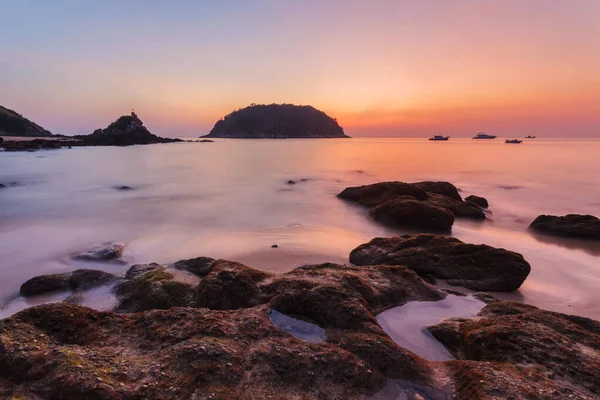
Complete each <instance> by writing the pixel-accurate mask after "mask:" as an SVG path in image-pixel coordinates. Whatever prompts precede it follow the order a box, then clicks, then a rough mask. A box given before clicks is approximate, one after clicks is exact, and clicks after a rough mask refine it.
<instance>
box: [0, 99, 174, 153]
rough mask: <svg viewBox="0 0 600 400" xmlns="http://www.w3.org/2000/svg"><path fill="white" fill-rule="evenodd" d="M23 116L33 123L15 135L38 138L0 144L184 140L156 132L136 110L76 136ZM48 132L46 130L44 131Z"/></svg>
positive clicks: (33, 146) (34, 146)
mask: <svg viewBox="0 0 600 400" xmlns="http://www.w3.org/2000/svg"><path fill="white" fill-rule="evenodd" d="M2 110H5V108H4V107H2ZM6 110H8V109H6ZM9 111H10V112H11V113H14V114H15V115H19V114H17V113H15V112H14V111H11V110H9ZM20 118H21V119H22V120H23V121H21V123H22V124H25V123H27V124H29V125H28V126H29V127H30V128H28V129H27V130H23V129H21V128H20V130H15V129H13V130H12V132H13V136H28V137H30V138H33V137H36V139H33V140H31V139H27V140H25V139H24V140H12V141H8V140H6V141H2V140H0V147H3V148H4V150H5V151H35V150H41V149H60V148H62V147H74V146H131V145H136V144H154V143H171V142H181V141H182V140H181V139H171V138H164V137H160V136H156V135H154V134H153V133H151V132H150V131H149V130H148V129H147V128H146V127H145V126H144V123H143V122H142V120H141V119H139V118H138V116H137V115H136V114H135V112H133V111H132V112H131V115H124V116H122V117H119V119H117V120H116V121H115V122H113V123H111V124H110V125H108V126H107V127H106V128H104V129H96V130H95V131H94V132H93V133H91V134H89V135H76V136H63V135H52V134H51V133H50V132H48V131H45V130H43V129H42V128H40V127H39V126H38V125H36V124H34V123H33V122H31V121H29V120H27V119H25V118H23V117H20ZM25 121H26V122H25ZM13 125H14V123H13ZM13 125H11V126H13ZM14 126H16V125H14ZM34 127H38V128H39V129H41V130H42V131H38V132H39V134H34V133H33V132H34V131H33V129H35V128H34ZM14 132H29V134H28V135H24V134H22V133H19V134H16V133H14ZM44 132H45V133H46V134H44ZM6 136H9V135H6ZM0 139H1V138H0Z"/></svg>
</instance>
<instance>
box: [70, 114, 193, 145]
mask: <svg viewBox="0 0 600 400" xmlns="http://www.w3.org/2000/svg"><path fill="white" fill-rule="evenodd" d="M75 138H76V139H79V140H81V141H82V142H83V143H84V144H85V145H86V146H130V145H134V144H152V143H169V142H179V141H181V140H180V139H170V138H163V137H160V136H156V135H154V134H152V133H150V131H149V130H148V129H147V128H146V127H145V126H144V123H143V122H142V120H141V119H139V118H138V116H137V115H136V114H135V113H134V112H132V113H131V115H124V116H122V117H120V118H119V119H117V120H116V121H115V122H113V123H112V124H110V125H108V126H107V127H106V128H104V129H96V130H95V131H94V133H92V134H90V135H79V136H75Z"/></svg>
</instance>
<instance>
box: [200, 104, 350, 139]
mask: <svg viewBox="0 0 600 400" xmlns="http://www.w3.org/2000/svg"><path fill="white" fill-rule="evenodd" d="M201 137H209V138H213V137H214V138H235V139H287V138H347V137H348V136H347V135H346V134H345V133H344V129H343V128H342V127H341V126H340V125H339V124H338V122H337V121H336V120H335V118H332V117H330V116H329V115H327V114H325V113H324V112H323V111H320V110H317V109H316V108H314V107H312V106H298V105H294V104H250V105H249V106H248V107H246V108H242V109H239V110H236V111H233V112H232V113H230V114H228V115H226V116H225V117H223V118H222V119H220V120H219V121H217V122H216V123H215V126H214V127H213V128H212V130H211V131H210V133H209V134H208V135H205V136H201Z"/></svg>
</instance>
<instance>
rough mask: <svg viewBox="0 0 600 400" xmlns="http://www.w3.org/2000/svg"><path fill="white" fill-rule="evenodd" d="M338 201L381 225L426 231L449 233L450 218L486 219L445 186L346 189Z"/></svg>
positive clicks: (418, 184)
mask: <svg viewBox="0 0 600 400" xmlns="http://www.w3.org/2000/svg"><path fill="white" fill-rule="evenodd" d="M338 197H340V198H342V199H346V200H350V201H354V202H357V203H358V204H360V205H363V206H365V207H369V208H370V215H371V216H372V217H373V218H374V219H376V220H378V221H380V222H382V223H384V224H388V225H392V226H407V227H411V228H419V229H424V230H427V231H449V230H450V229H451V227H452V224H453V223H454V217H462V218H470V219H478V220H483V219H485V218H486V215H485V213H484V212H483V211H482V210H481V208H480V207H478V206H476V205H474V204H472V203H469V202H465V201H463V200H462V198H461V197H460V194H459V193H458V189H457V188H456V186H454V185H452V184H451V183H448V182H429V181H428V182H416V183H404V182H380V183H375V184H372V185H365V186H358V187H349V188H346V189H344V190H343V191H342V192H341V193H339V194H338Z"/></svg>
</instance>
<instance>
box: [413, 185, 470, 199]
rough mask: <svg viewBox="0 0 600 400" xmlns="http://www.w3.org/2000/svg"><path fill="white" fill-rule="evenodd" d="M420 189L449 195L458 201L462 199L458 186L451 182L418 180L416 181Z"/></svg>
mask: <svg viewBox="0 0 600 400" xmlns="http://www.w3.org/2000/svg"><path fill="white" fill-rule="evenodd" d="M414 185H415V186H416V187H418V188H419V189H423V190H424V191H425V192H427V193H435V194H440V195H442V196H445V197H449V198H451V199H454V200H456V201H462V197H460V194H459V193H458V188H457V187H456V186H454V185H453V184H451V183H450V182H432V181H427V182H416V183H414Z"/></svg>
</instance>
